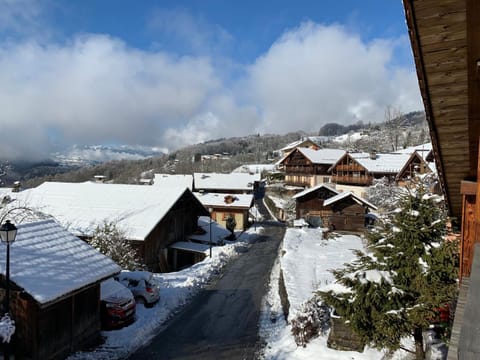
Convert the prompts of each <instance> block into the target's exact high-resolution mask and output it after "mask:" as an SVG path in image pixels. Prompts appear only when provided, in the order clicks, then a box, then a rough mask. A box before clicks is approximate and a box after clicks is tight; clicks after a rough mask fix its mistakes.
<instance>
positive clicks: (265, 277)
mask: <svg viewBox="0 0 480 360" xmlns="http://www.w3.org/2000/svg"><path fill="white" fill-rule="evenodd" d="M260 210H261V212H262V213H264V212H265V209H264V208H262V207H261V208H260ZM265 215H266V216H268V215H267V214H266V213H265ZM261 225H262V227H263V228H264V231H263V232H262V234H261V235H259V237H258V239H257V241H256V242H255V243H253V244H252V245H251V246H250V247H249V248H248V252H246V253H244V254H241V256H239V258H238V259H236V260H234V261H233V262H232V263H231V264H229V265H228V266H227V268H226V269H225V272H224V276H223V277H222V278H220V279H219V280H218V281H217V282H216V283H215V284H212V285H210V287H208V288H207V289H205V290H204V291H202V292H201V293H200V294H199V295H197V296H196V297H195V298H194V299H193V300H192V302H191V303H190V304H189V305H187V306H186V307H185V308H184V309H183V310H182V311H181V312H180V313H179V314H177V315H176V316H175V317H174V318H173V319H172V320H171V321H170V322H169V323H168V324H167V326H166V327H165V328H164V329H163V330H162V332H160V333H159V334H158V335H157V336H156V337H155V338H154V339H153V340H152V342H151V343H149V344H148V345H146V346H144V347H143V348H141V349H139V350H138V351H137V352H135V353H134V354H132V355H131V356H130V357H129V358H128V359H129V360H146V359H159V360H160V359H161V360H164V359H199V360H204V359H206V360H208V359H215V360H222V359H225V360H227V359H228V360H235V359H242V360H243V359H254V358H255V352H256V351H257V350H258V349H259V347H260V340H259V337H258V321H259V315H260V310H261V302H262V298H263V296H264V295H265V294H266V292H267V290H268V281H269V277H270V272H271V269H272V266H273V263H274V261H275V258H276V257H277V255H278V247H279V244H280V242H281V240H282V239H283V235H284V232H285V227H284V226H283V224H281V223H278V222H275V221H271V220H266V221H264V222H262V223H261Z"/></svg>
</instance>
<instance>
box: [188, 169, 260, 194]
mask: <svg viewBox="0 0 480 360" xmlns="http://www.w3.org/2000/svg"><path fill="white" fill-rule="evenodd" d="M260 181H261V175H260V174H247V173H231V174H219V173H194V174H193V191H194V192H210V193H212V192H213V193H230V194H253V192H254V191H255V190H256V189H258V188H259V187H260Z"/></svg>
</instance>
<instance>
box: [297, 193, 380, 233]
mask: <svg viewBox="0 0 480 360" xmlns="http://www.w3.org/2000/svg"><path fill="white" fill-rule="evenodd" d="M293 198H294V199H295V201H296V215H297V219H300V218H304V219H305V220H306V221H307V222H308V223H309V224H312V225H314V226H323V227H328V228H330V229H335V230H344V231H361V230H364V229H365V227H366V225H368V224H369V218H368V217H367V216H366V215H367V214H368V213H370V211H371V210H376V209H377V207H376V206H375V205H373V204H371V203H369V202H367V201H365V200H364V199H362V198H360V197H359V196H357V195H355V194H354V193H352V192H350V191H348V192H341V193H339V192H337V191H336V190H334V189H332V188H330V187H328V186H325V185H320V186H317V187H315V188H312V189H307V190H305V191H303V192H301V193H298V194H297V195H295V196H294V197H293Z"/></svg>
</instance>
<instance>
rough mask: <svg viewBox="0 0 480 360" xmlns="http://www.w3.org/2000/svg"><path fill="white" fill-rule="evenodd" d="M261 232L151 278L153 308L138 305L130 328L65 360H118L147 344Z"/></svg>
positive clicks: (254, 231)
mask: <svg viewBox="0 0 480 360" xmlns="http://www.w3.org/2000/svg"><path fill="white" fill-rule="evenodd" d="M261 231H262V228H261V227H259V226H257V227H256V228H251V229H249V230H247V231H246V232H244V233H242V234H241V235H240V236H239V237H238V239H237V240H236V241H235V242H234V243H230V244H226V245H224V246H215V247H213V249H212V258H208V257H207V258H206V259H205V260H204V261H202V262H200V263H197V264H195V265H194V266H192V267H190V268H187V269H185V270H183V271H179V272H174V273H166V274H154V276H155V278H156V279H157V280H158V282H159V283H160V294H161V299H160V301H159V302H158V303H157V304H155V306H154V307H153V308H145V307H144V306H143V305H138V306H137V314H136V320H135V322H134V323H133V324H131V325H129V326H127V327H124V328H123V329H120V330H112V331H102V336H103V337H104V340H105V342H104V343H103V344H102V345H100V346H99V347H97V348H96V349H94V350H92V351H90V352H78V353H75V354H73V355H72V356H70V357H69V358H68V359H69V360H80V359H81V360H103V359H108V360H111V359H119V358H124V357H125V356H127V355H128V354H129V353H131V352H133V351H135V350H136V349H138V348H139V347H141V346H142V345H144V344H146V343H148V342H149V341H150V340H151V339H152V338H153V337H154V335H155V334H157V333H158V331H159V330H161V327H162V325H163V324H164V323H165V321H166V320H168V319H169V318H170V317H172V316H173V315H174V314H175V313H176V312H177V311H179V310H180V309H181V307H182V305H184V304H186V303H187V302H188V301H189V300H190V299H191V298H192V297H193V296H194V295H195V294H196V293H197V292H198V291H199V290H200V289H201V288H202V287H204V286H205V285H207V284H208V283H209V281H211V280H212V279H213V278H214V277H215V276H217V275H218V274H219V273H220V272H221V271H222V268H223V267H224V266H225V265H226V264H227V262H228V261H229V260H231V259H233V258H235V257H236V256H237V255H238V254H240V253H241V252H242V250H244V247H245V246H246V245H247V244H248V243H249V242H250V241H251V240H252V239H254V238H255V237H256V236H257V233H261ZM237 250H238V251H237Z"/></svg>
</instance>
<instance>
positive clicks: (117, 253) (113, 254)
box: [89, 221, 142, 270]
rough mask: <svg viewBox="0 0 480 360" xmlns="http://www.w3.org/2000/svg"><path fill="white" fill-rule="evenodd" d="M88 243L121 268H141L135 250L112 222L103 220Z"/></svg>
mask: <svg viewBox="0 0 480 360" xmlns="http://www.w3.org/2000/svg"><path fill="white" fill-rule="evenodd" d="M89 244H90V245H92V246H93V247H94V248H96V249H97V250H98V251H100V252H101V253H102V254H104V255H106V256H108V257H110V258H111V259H112V260H113V261H115V262H116V263H117V264H118V265H120V266H121V267H122V268H123V269H127V270H139V269H141V268H142V266H141V264H140V261H139V260H138V256H137V252H136V250H135V249H134V248H133V247H132V245H131V244H130V242H129V241H128V240H127V239H126V236H125V233H124V232H123V231H122V230H121V229H119V228H118V227H117V226H116V225H115V224H114V223H112V222H107V221H105V222H103V223H102V224H101V225H99V226H97V227H96V229H95V232H94V234H93V237H92V239H90V241H89Z"/></svg>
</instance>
